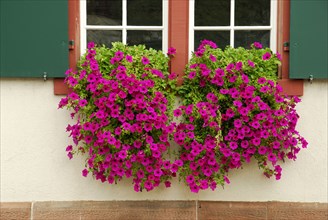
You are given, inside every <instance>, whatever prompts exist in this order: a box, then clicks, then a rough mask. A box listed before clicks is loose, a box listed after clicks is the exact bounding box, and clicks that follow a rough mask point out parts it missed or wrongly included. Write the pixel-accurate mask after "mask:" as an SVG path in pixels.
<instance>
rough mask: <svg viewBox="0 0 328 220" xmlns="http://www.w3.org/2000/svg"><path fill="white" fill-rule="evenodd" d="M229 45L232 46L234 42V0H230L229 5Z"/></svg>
mask: <svg viewBox="0 0 328 220" xmlns="http://www.w3.org/2000/svg"><path fill="white" fill-rule="evenodd" d="M230 28H231V29H230V45H231V47H234V44H235V0H231V5H230Z"/></svg>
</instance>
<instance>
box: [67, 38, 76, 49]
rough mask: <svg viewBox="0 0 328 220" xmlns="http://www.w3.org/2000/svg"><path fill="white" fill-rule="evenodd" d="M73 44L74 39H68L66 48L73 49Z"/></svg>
mask: <svg viewBox="0 0 328 220" xmlns="http://www.w3.org/2000/svg"><path fill="white" fill-rule="evenodd" d="M74 44H75V42H74V40H70V41H68V49H69V50H74V48H75V46H74Z"/></svg>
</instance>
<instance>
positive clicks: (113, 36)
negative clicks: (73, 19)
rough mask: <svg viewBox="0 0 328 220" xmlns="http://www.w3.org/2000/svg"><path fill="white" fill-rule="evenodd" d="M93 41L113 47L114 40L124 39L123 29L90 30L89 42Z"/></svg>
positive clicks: (88, 34) (88, 32) (88, 33)
mask: <svg viewBox="0 0 328 220" xmlns="http://www.w3.org/2000/svg"><path fill="white" fill-rule="evenodd" d="M91 41H92V42H95V44H97V45H103V44H104V45H105V46H106V47H109V48H111V47H112V42H115V41H122V31H105V30H88V31H87V42H91Z"/></svg>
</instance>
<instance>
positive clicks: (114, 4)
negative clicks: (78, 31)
mask: <svg viewBox="0 0 328 220" xmlns="http://www.w3.org/2000/svg"><path fill="white" fill-rule="evenodd" d="M87 24H88V25H122V0H107V1H104V0H87Z"/></svg>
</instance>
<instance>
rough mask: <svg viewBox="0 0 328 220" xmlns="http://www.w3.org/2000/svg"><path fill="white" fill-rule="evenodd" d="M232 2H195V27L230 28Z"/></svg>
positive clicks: (221, 0)
mask: <svg viewBox="0 0 328 220" xmlns="http://www.w3.org/2000/svg"><path fill="white" fill-rule="evenodd" d="M229 25H230V0H195V26H229Z"/></svg>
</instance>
